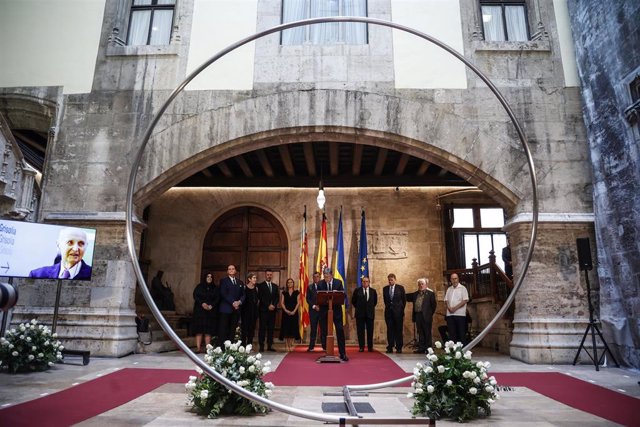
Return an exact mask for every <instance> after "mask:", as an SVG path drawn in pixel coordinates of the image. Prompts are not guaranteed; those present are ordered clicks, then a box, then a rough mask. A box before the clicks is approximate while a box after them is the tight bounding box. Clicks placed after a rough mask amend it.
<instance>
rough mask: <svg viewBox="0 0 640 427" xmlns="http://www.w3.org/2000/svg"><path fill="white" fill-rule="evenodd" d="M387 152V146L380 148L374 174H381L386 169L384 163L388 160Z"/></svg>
mask: <svg viewBox="0 0 640 427" xmlns="http://www.w3.org/2000/svg"><path fill="white" fill-rule="evenodd" d="M387 152H388V150H387V149H386V148H381V149H379V150H378V158H377V159H376V167H375V168H374V169H373V173H374V175H381V174H382V171H383V169H384V164H385V162H386V161H387Z"/></svg>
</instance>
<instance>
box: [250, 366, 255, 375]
mask: <svg viewBox="0 0 640 427" xmlns="http://www.w3.org/2000/svg"><path fill="white" fill-rule="evenodd" d="M255 371H256V367H255V366H254V365H251V366H249V372H251V373H254V372H255Z"/></svg>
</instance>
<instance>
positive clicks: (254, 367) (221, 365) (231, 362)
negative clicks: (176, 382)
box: [185, 341, 273, 418]
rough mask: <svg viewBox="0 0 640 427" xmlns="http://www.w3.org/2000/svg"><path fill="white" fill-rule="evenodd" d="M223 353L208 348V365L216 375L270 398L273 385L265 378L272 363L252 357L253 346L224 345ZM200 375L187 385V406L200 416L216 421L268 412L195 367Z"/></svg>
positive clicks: (216, 349)
mask: <svg viewBox="0 0 640 427" xmlns="http://www.w3.org/2000/svg"><path fill="white" fill-rule="evenodd" d="M224 347H225V348H224V350H223V349H221V348H220V347H216V348H215V349H214V348H213V347H212V346H210V345H208V346H207V354H206V355H205V356H204V360H205V362H206V363H207V364H208V365H209V366H211V367H212V368H213V369H215V370H216V372H218V373H220V374H221V375H222V376H224V377H225V378H227V379H229V380H230V381H233V382H235V383H236V384H238V385H239V386H241V387H243V388H244V389H246V390H249V391H251V392H253V393H255V394H257V395H259V396H262V397H265V398H268V397H269V395H270V394H271V392H272V389H273V384H271V383H265V382H264V381H263V380H262V376H263V375H264V374H266V373H267V372H269V370H270V365H271V362H265V363H262V361H261V359H262V355H261V354H260V353H258V354H251V345H248V346H247V347H246V348H245V347H243V346H242V345H240V342H239V341H238V342H236V343H235V344H231V342H230V341H226V342H225V343H224ZM196 370H197V371H198V376H191V377H189V382H188V383H187V384H186V385H185V388H186V390H187V405H190V406H191V407H192V409H193V410H195V411H196V412H197V413H198V414H200V415H206V416H207V417H208V418H215V417H217V416H218V415H252V414H257V413H266V412H268V408H267V407H265V406H262V405H259V404H257V403H254V402H252V401H251V400H249V399H246V398H244V397H242V396H240V395H238V394H236V393H234V392H233V391H231V390H227V389H226V388H225V387H224V386H223V385H222V384H219V383H218V382H216V381H215V380H213V379H212V378H210V377H209V376H207V375H206V374H204V373H203V372H202V370H201V369H200V368H196Z"/></svg>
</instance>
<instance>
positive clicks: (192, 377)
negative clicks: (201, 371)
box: [189, 375, 198, 383]
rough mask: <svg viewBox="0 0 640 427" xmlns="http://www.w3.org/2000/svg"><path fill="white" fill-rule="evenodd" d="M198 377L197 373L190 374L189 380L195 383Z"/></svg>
mask: <svg viewBox="0 0 640 427" xmlns="http://www.w3.org/2000/svg"><path fill="white" fill-rule="evenodd" d="M197 379H198V377H196V376H195V375H189V382H190V383H193V382H195V381H196V380H197Z"/></svg>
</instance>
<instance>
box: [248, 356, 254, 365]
mask: <svg viewBox="0 0 640 427" xmlns="http://www.w3.org/2000/svg"><path fill="white" fill-rule="evenodd" d="M255 361H256V358H255V357H253V356H249V357H247V363H249V364H251V363H253V362H255Z"/></svg>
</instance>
